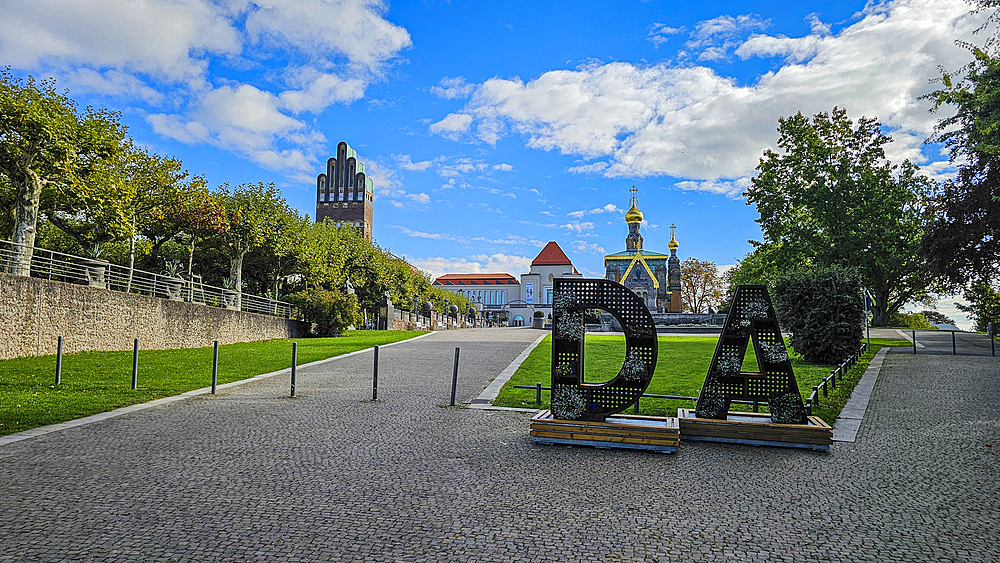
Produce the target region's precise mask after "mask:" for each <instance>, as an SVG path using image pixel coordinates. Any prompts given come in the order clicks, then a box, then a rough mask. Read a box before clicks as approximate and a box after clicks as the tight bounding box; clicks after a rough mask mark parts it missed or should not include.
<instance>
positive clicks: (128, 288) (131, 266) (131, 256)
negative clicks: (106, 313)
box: [125, 214, 135, 293]
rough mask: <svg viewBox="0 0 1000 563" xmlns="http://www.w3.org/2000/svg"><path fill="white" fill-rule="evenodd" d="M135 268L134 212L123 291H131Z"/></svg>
mask: <svg viewBox="0 0 1000 563" xmlns="http://www.w3.org/2000/svg"><path fill="white" fill-rule="evenodd" d="M134 268H135V214H133V215H132V233H131V236H130V237H129V241H128V283H127V284H125V293H130V292H131V291H132V273H133V271H134Z"/></svg>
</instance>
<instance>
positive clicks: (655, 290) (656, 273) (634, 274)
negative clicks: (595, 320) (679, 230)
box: [604, 186, 681, 313]
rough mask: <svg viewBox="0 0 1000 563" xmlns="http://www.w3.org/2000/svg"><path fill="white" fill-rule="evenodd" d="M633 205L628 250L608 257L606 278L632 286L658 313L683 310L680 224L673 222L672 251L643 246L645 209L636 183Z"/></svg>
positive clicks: (627, 219)
mask: <svg viewBox="0 0 1000 563" xmlns="http://www.w3.org/2000/svg"><path fill="white" fill-rule="evenodd" d="M630 191H631V192H632V207H630V208H629V210H628V211H627V212H626V213H625V222H626V223H627V224H628V236H626V237H625V250H623V251H622V252H615V253H614V254H609V255H607V256H605V257H604V270H605V272H606V273H605V276H604V278H605V279H608V280H612V281H616V282H618V283H620V284H622V285H624V286H625V287H627V288H628V289H630V290H632V291H633V292H634V293H635V294H636V295H638V296H639V297H640V298H642V300H643V301H644V302H645V303H646V307H648V308H649V310H650V311H651V312H654V313H680V312H681V261H680V259H679V258H678V257H677V247H678V246H679V245H678V244H677V236H676V233H675V229H676V227H674V226H673V225H671V226H670V242H669V243H667V248H669V249H670V254H664V253H662V252H656V251H655V250H645V249H643V247H642V235H641V234H639V227H640V226H641V225H642V211H639V202H638V199H637V198H636V197H635V193H636V191H637V190H636V189H635V186H632V189H631V190H630Z"/></svg>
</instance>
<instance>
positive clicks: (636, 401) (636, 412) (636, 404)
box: [632, 396, 641, 414]
mask: <svg viewBox="0 0 1000 563" xmlns="http://www.w3.org/2000/svg"><path fill="white" fill-rule="evenodd" d="M640 398H641V396H640ZM632 414H639V399H636V400H635V408H634V409H632Z"/></svg>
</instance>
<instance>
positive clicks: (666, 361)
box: [493, 334, 908, 424]
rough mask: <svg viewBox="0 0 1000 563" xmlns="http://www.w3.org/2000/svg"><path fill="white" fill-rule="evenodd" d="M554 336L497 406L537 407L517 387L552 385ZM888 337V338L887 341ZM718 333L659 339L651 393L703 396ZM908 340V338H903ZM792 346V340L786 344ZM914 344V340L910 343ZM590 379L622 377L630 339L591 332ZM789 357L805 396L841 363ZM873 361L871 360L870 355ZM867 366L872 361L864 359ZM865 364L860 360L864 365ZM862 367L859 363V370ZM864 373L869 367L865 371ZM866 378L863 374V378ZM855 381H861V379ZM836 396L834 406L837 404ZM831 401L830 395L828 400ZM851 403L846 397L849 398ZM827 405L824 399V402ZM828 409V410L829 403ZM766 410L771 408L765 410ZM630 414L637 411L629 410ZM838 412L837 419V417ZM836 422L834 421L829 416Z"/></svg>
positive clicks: (642, 407) (753, 361)
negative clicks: (836, 364) (618, 375)
mask: <svg viewBox="0 0 1000 563" xmlns="http://www.w3.org/2000/svg"><path fill="white" fill-rule="evenodd" d="M551 339H552V337H551V336H547V337H545V339H544V340H542V342H541V343H540V344H539V345H538V347H536V348H535V349H534V350H532V352H531V354H529V355H528V357H527V358H525V360H524V363H522V364H521V366H520V368H518V370H517V372H515V373H514V375H513V376H512V377H511V379H510V381H508V382H507V383H506V384H505V385H504V386H503V388H502V389H501V390H500V394H499V395H498V396H497V398H496V400H494V401H493V404H494V405H497V406H504V407H526V408H535V407H536V406H537V405H536V404H535V390H534V389H514V387H513V386H514V385H535V384H536V382H540V383H541V384H542V386H543V387H549V386H550V385H549V384H550V382H551V378H550V366H551V360H552V340H551ZM875 340H876V339H874V338H873V339H872V348H873V349H875V350H877V347H876V346H875ZM886 340H888V339H886ZM717 342H718V337H715V336H709V337H696V336H661V337H659V346H658V355H657V361H656V371H655V372H654V373H653V379H652V381H651V382H650V384H649V387H648V388H647V389H646V393H647V394H654V395H679V396H687V397H697V396H698V395H699V394H700V393H701V387H702V385H703V384H704V383H705V376H706V374H707V373H708V368H709V365H710V364H711V363H712V355H713V354H714V353H715V346H716V343H717ZM903 342H907V341H905V340H904V341H903ZM786 344H787V342H786ZM907 344H908V342H907ZM584 347H585V352H584V370H583V371H584V381H585V382H587V383H599V382H602V381H607V380H609V379H611V378H612V377H614V376H615V375H617V373H618V370H619V369H621V365H622V362H623V361H624V359H625V337H624V336H622V335H596V334H588V335H587V336H586V340H585V342H584ZM788 352H789V359H791V361H792V370H793V371H794V373H795V380H796V382H797V383H798V385H799V391H800V392H801V393H802V398H803V400H805V398H806V397H808V396H809V394H810V393H812V387H813V386H814V385H819V384H820V382H821V381H822V380H823V378H824V377H826V376H828V375H830V371H831V370H833V369H834V368H835V367H836V366H833V365H818V364H810V363H806V362H805V360H803V359H802V357H801V356H799V355H797V354H795V352H794V350H792V349H791V348H790V347H789V349H788ZM869 359H870V358H869ZM864 365H865V366H867V365H868V363H867V361H865V362H864ZM858 366H860V364H858ZM858 366H855V368H857V367H858ZM743 369H744V370H745V371H755V370H757V358H756V356H755V355H754V353H753V347H748V349H747V355H746V357H745V358H744V361H743ZM861 371H862V372H863V368H862V370H861ZM859 378H860V376H859ZM847 381H848V380H847V379H846V378H845V385H844V386H842V387H841V386H838V389H837V391H838V393H842V392H844V391H845V390H846V393H847V396H848V397H850V391H851V390H852V389H853V388H854V384H850V386H849V388H848V384H847V383H846V382H847ZM854 383H857V382H856V381H855V382H854ZM832 397H833V396H832V395H831V401H830V403H829V404H831V405H833V404H835V403H834V402H833V399H832ZM823 399H826V398H823ZM843 402H844V403H846V399H844V401H843ZM821 403H822V400H821ZM823 404H824V409H826V406H825V405H826V403H823ZM693 406H694V402H693V401H683V400H674V399H643V400H641V401H640V403H639V414H644V415H649V416H677V409H678V408H680V407H685V408H692V407H693ZM842 407H843V404H841V405H840V406H839V407H837V409H836V414H839V413H840V408H842ZM539 408H549V393H548V392H547V391H543V392H542V404H541V406H540V407H539ZM731 410H734V411H749V410H752V407H751V406H750V405H732V408H731ZM761 411H762V412H766V411H767V409H766V408H762V409H761ZM629 412H632V411H631V410H629ZM824 413H825V414H820V413H818V412H817V413H816V414H817V415H818V416H821V417H824V420H827V419H826V418H825V416H830V414H829V413H826V411H825V410H824ZM836 414H833V415H832V419H834V420H835V419H836ZM827 422H829V423H831V424H832V420H827Z"/></svg>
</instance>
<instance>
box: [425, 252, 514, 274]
mask: <svg viewBox="0 0 1000 563" xmlns="http://www.w3.org/2000/svg"><path fill="white" fill-rule="evenodd" d="M407 260H408V261H409V262H410V263H411V264H413V265H414V266H416V267H418V268H420V269H421V270H424V271H426V272H428V273H430V275H431V278H436V277H438V276H441V275H444V274H497V273H507V274H510V275H512V276H514V277H520V275H521V274H524V273H526V272H528V271H529V270H530V269H531V260H532V258H527V257H524V256H514V255H509V254H502V253H497V254H488V255H487V254H479V255H474V256H469V257H467V258H445V257H441V256H437V257H431V258H408V259H407Z"/></svg>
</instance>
